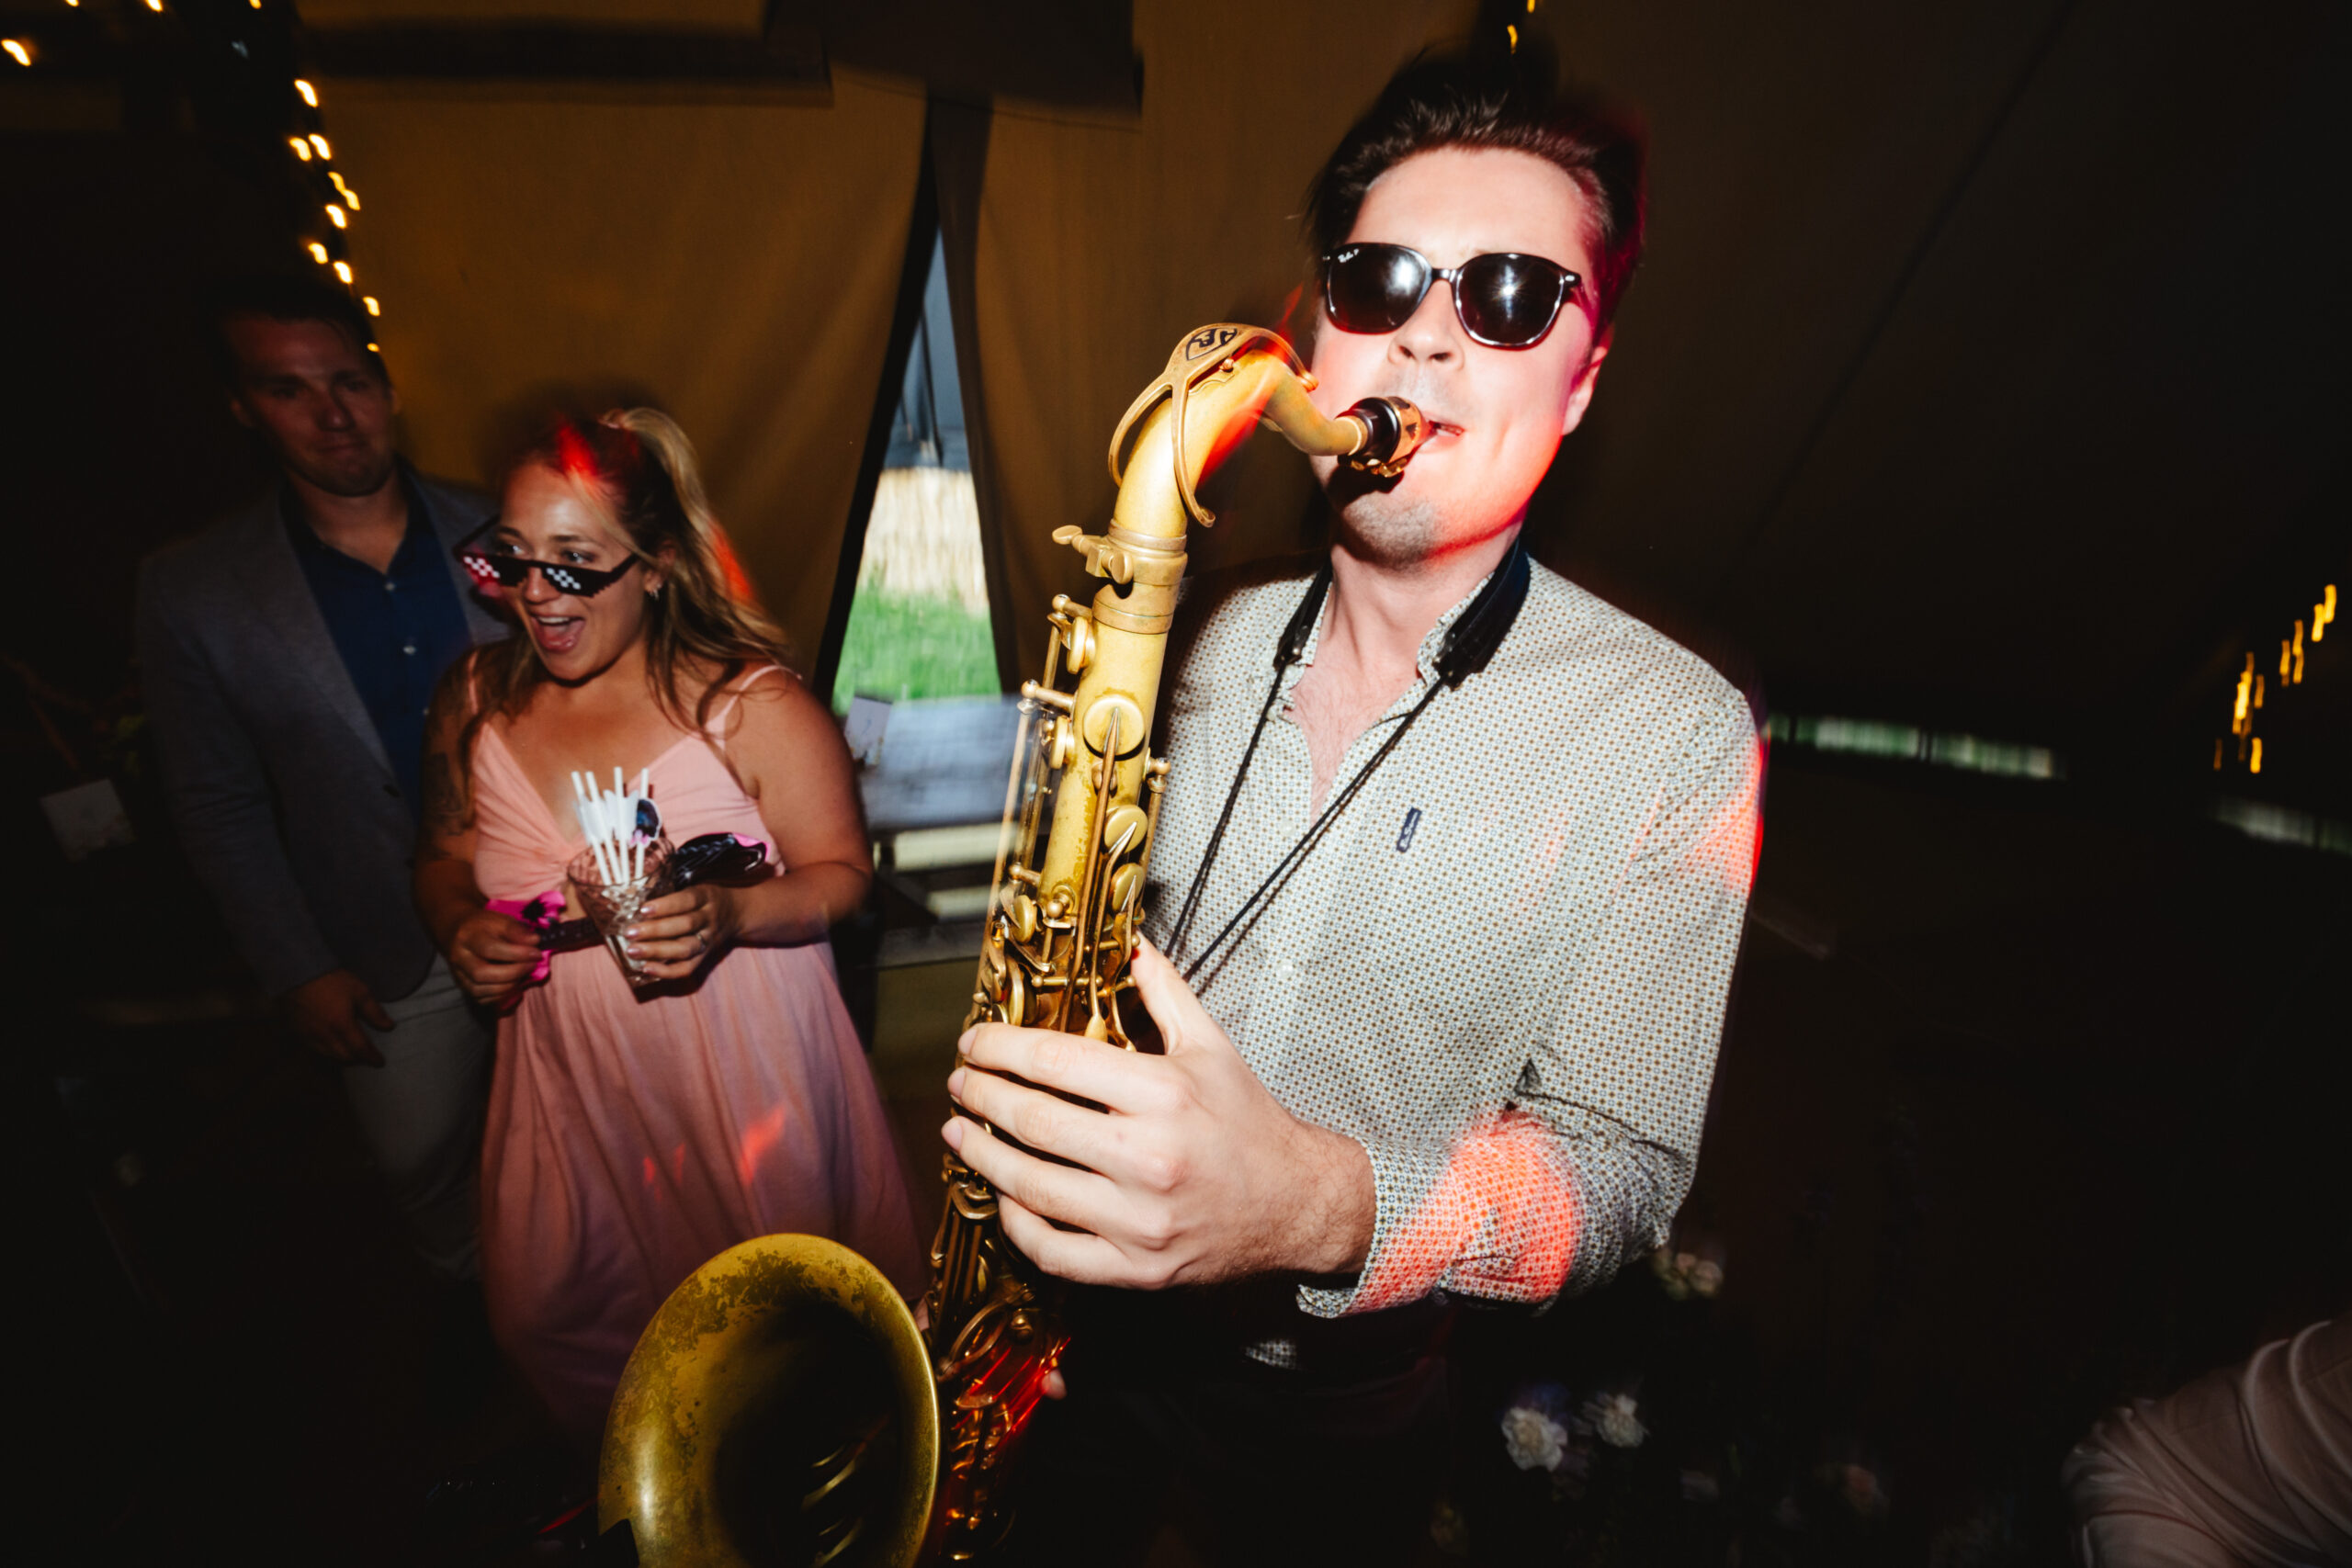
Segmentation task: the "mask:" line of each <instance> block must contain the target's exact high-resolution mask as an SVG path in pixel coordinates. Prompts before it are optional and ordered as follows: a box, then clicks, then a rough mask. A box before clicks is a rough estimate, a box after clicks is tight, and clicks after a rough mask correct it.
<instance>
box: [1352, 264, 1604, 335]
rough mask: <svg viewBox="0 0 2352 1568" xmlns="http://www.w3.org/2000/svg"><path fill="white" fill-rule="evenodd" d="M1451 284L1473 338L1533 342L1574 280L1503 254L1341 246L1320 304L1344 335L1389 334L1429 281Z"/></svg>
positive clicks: (1555, 268) (1458, 313) (1562, 271)
mask: <svg viewBox="0 0 2352 1568" xmlns="http://www.w3.org/2000/svg"><path fill="white" fill-rule="evenodd" d="M1440 278H1443V279H1444V280H1445V281H1446V282H1448V283H1450V284H1452V285H1453V314H1454V316H1455V317H1456V318H1457V319H1459V320H1460V321H1461V322H1462V330H1463V331H1464V332H1465V333H1469V334H1470V337H1471V341H1472V342H1474V343H1482V344H1486V345H1487V347H1488V348H1532V347H1533V346H1535V344H1539V343H1541V342H1543V341H1544V333H1548V332H1550V331H1551V330H1552V323H1553V321H1555V320H1557V319H1558V317H1559V314H1560V307H1561V306H1562V305H1564V304H1566V302H1567V299H1568V296H1569V295H1570V294H1571V293H1573V292H1575V290H1576V287H1577V284H1579V283H1581V282H1583V281H1584V279H1582V278H1581V277H1578V276H1577V275H1576V274H1575V273H1573V272H1570V271H1569V270H1568V269H1567V268H1566V267H1564V266H1562V265H1559V264H1558V263H1557V262H1548V261H1545V260H1544V258H1543V257H1542V256H1525V255H1520V254H1517V253H1515V252H1504V253H1499V254H1493V255H1484V256H1472V257H1471V258H1470V259H1469V260H1468V261H1466V262H1464V263H1463V264H1462V265H1460V266H1431V265H1430V258H1429V257H1427V256H1425V255H1423V254H1421V253H1420V252H1419V251H1417V250H1414V249H1412V248H1411V247H1409V246H1407V245H1343V246H1341V247H1340V249H1338V250H1336V251H1333V252H1332V253H1331V254H1329V255H1328V256H1325V257H1324V258H1323V308H1324V310H1327V311H1329V313H1330V317H1331V323H1332V325H1334V326H1336V327H1338V328H1339V329H1340V331H1341V332H1343V333H1393V332H1395V331H1396V330H1397V328H1398V327H1401V326H1403V325H1404V324H1405V323H1406V322H1407V321H1411V320H1412V319H1413V312H1414V311H1416V310H1419V309H1420V308H1421V301H1422V299H1425V298H1427V296H1428V294H1429V291H1430V285H1431V284H1433V283H1435V282H1437V281H1438V280H1439V279H1440Z"/></svg>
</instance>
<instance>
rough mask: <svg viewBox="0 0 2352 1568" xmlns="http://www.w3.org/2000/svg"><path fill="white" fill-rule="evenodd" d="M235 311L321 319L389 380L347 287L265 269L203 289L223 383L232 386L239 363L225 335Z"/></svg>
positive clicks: (207, 323)
mask: <svg viewBox="0 0 2352 1568" xmlns="http://www.w3.org/2000/svg"><path fill="white" fill-rule="evenodd" d="M238 316H266V317H267V318H268V319H269V320H271V321H324V322H325V323H326V324H327V325H328V326H331V327H333V328H334V329H335V331H337V332H339V333H342V334H343V335H344V336H345V337H347V338H349V339H350V340H351V346H352V347H354V348H356V349H357V350H359V352H360V354H361V355H362V356H363V357H365V358H366V359H367V361H368V364H369V365H371V366H373V367H375V370H376V374H377V375H379V376H381V377H382V378H384V379H385V380H386V381H387V382H390V380H391V378H392V373H391V371H390V368H388V367H386V366H385V364H384V356H383V355H382V354H380V353H379V352H378V350H377V348H376V333H375V329H374V328H372V327H370V326H369V325H368V313H367V312H366V311H365V310H361V309H360V306H359V301H358V300H356V299H353V298H352V297H351V296H350V295H349V294H348V293H347V292H345V290H343V289H341V288H335V287H334V286H333V285H332V284H327V283H322V282H321V281H319V280H318V279H317V278H313V277H301V276H286V275H285V274H282V273H263V274H257V275H255V276H250V277H233V278H230V279H227V280H226V281H224V282H220V283H217V284H215V285H213V286H212V287H211V288H209V289H207V290H206V291H205V297H204V320H205V326H206V328H207V335H208V337H209V340H210V343H211V346H212V367H213V370H214V371H215V372H216V373H217V374H218V375H219V376H220V380H221V383H222V385H224V386H227V387H231V388H234V387H235V386H236V384H237V376H238V372H239V371H240V369H241V368H242V366H241V364H240V362H239V360H238V358H237V350H236V346H235V345H234V344H232V343H231V342H230V341H229V322H230V321H232V320H233V319H234V318H236V317H238Z"/></svg>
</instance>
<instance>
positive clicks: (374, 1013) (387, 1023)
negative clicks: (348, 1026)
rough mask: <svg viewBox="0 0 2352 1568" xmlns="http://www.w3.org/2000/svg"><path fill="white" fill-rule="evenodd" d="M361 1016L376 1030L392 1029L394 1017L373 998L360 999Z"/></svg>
mask: <svg viewBox="0 0 2352 1568" xmlns="http://www.w3.org/2000/svg"><path fill="white" fill-rule="evenodd" d="M359 1016H360V1017H362V1018H364V1019H366V1020H367V1021H368V1023H369V1025H370V1026H372V1027H374V1028H377V1029H390V1028H391V1027H392V1015H391V1014H390V1013H389V1012H386V1011H385V1010H384V1004H383V1003H381V1002H379V1001H378V1000H377V999H376V998H373V997H362V998H359Z"/></svg>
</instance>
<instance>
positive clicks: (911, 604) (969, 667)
mask: <svg viewBox="0 0 2352 1568" xmlns="http://www.w3.org/2000/svg"><path fill="white" fill-rule="evenodd" d="M946 261H947V257H946V251H945V248H944V245H942V244H941V243H938V242H937V241H933V245H932V252H931V271H930V276H929V279H928V281H927V282H926V284H925V285H924V288H923V305H922V315H921V316H920V317H919V318H918V319H917V321H916V323H915V336H914V342H913V344H912V345H911V347H910V350H909V352H908V355H907V374H906V380H905V384H904V385H903V387H902V388H901V389H900V391H899V409H898V413H897V415H896V417H895V418H894V420H893V421H892V423H891V428H890V446H889V452H888V456H887V457H885V458H884V459H883V467H882V477H881V481H880V483H879V484H878V485H877V487H876V490H875V492H874V511H873V513H872V515H871V518H870V520H869V521H868V522H867V524H866V526H865V550H864V553H863V554H862V555H861V556H860V557H859V559H858V569H857V591H856V595H855V597H854V598H853V599H852V601H851V603H850V613H849V627H848V630H847V631H846V633H845V634H844V636H843V638H842V661H841V670H840V672H839V673H838V674H837V675H836V676H835V677H834V679H833V707H834V709H835V711H836V712H841V713H846V712H848V711H849V704H850V698H851V697H852V696H870V697H880V698H882V699H883V700H885V701H888V702H902V701H906V700H909V699H910V698H918V697H967V696H980V695H992V694H995V692H996V690H997V670H996V649H995V643H994V641H993V639H992V635H991V632H990V627H989V597H988V586H987V583H986V581H985V580H984V579H983V577H982V574H981V570H980V513H979V506H978V502H977V501H976V499H975V498H974V495H973V491H972V464H971V457H970V453H969V451H968V449H967V446H966V445H965V437H964V400H963V394H962V392H961V390H960V387H959V383H958V382H957V380H956V333H955V328H954V326H953V324H952V323H951V321H950V320H949V317H948V313H947V311H948V306H947V270H946Z"/></svg>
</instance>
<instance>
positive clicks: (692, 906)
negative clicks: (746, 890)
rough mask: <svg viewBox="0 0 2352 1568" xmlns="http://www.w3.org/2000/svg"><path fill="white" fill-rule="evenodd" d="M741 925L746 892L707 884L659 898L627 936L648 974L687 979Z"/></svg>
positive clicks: (631, 951)
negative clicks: (743, 893)
mask: <svg viewBox="0 0 2352 1568" xmlns="http://www.w3.org/2000/svg"><path fill="white" fill-rule="evenodd" d="M741 929H742V906H741V896H740V895H739V894H737V893H736V891H735V890H734V889H733V888H731V887H718V886H703V887H689V888H687V889H686V890H685V891H684V892H682V893H665V894H663V895H662V897H659V898H656V899H654V900H653V901H652V902H651V903H650V904H648V905H646V906H645V908H642V909H640V910H639V911H638V915H637V920H636V923H635V924H633V925H631V926H630V927H629V928H628V931H626V932H624V933H623V935H624V939H625V940H626V941H627V942H628V950H629V952H630V953H631V954H633V955H634V956H636V957H638V958H640V959H642V960H644V963H645V972H646V973H647V974H649V975H652V976H658V977H660V978H662V979H664V980H683V979H684V978H686V977H687V976H690V975H692V974H693V973H694V972H695V970H697V969H699V968H701V967H702V963H703V960H704V959H706V958H707V957H709V956H710V955H711V954H712V953H716V952H718V950H719V949H720V948H722V947H724V946H726V945H727V943H729V942H731V941H733V940H734V938H735V933H736V932H737V931H740V930H741Z"/></svg>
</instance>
